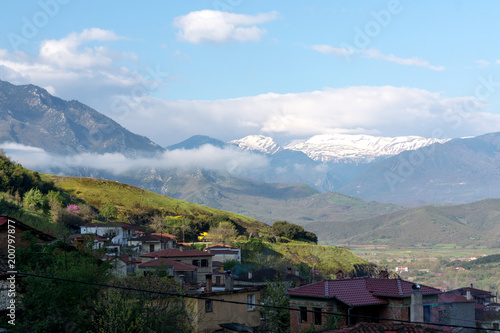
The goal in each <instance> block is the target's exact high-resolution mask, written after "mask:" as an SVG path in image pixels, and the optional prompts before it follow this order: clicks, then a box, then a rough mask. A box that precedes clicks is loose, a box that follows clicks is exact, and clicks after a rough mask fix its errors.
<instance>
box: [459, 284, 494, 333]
mask: <svg viewBox="0 0 500 333" xmlns="http://www.w3.org/2000/svg"><path fill="white" fill-rule="evenodd" d="M449 293H453V294H457V295H461V296H463V297H465V298H466V299H468V300H472V301H474V302H475V304H474V308H475V320H476V326H477V327H481V328H488V329H500V312H498V309H499V308H500V307H499V306H498V303H496V295H495V294H493V293H492V292H491V291H487V290H482V289H477V288H474V285H473V284H471V285H470V287H464V288H459V289H454V290H450V291H449Z"/></svg>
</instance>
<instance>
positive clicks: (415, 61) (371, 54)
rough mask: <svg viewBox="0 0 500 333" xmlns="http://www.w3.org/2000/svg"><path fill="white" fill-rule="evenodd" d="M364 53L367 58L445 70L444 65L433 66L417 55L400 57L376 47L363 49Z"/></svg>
mask: <svg viewBox="0 0 500 333" xmlns="http://www.w3.org/2000/svg"><path fill="white" fill-rule="evenodd" d="M362 54H363V56H364V57H367V58H372V59H378V60H384V61H389V62H394V63H396V64H400V65H405V66H418V67H425V68H428V69H431V70H433V71H443V70H444V66H433V65H431V64H430V63H429V62H428V61H426V60H422V59H420V58H417V57H413V58H398V57H396V56H394V55H392V54H390V55H384V54H382V53H381V52H380V51H379V50H375V49H368V50H363V51H362Z"/></svg>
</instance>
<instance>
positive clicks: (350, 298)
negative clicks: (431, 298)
mask: <svg viewBox="0 0 500 333" xmlns="http://www.w3.org/2000/svg"><path fill="white" fill-rule="evenodd" d="M412 285H413V283H412V282H408V281H403V280H401V279H384V278H370V277H362V278H348V279H337V280H323V281H320V282H316V283H312V284H308V285H305V286H302V287H298V288H294V289H290V290H289V291H288V292H287V294H288V295H290V296H299V297H300V296H303V297H318V298H335V299H338V300H339V301H341V302H343V303H345V304H347V305H350V306H366V305H376V304H387V303H388V301H387V300H384V299H383V298H382V297H409V296H410V295H411V291H412V288H411V287H412ZM420 290H421V291H422V294H423V295H427V294H439V293H440V291H439V290H438V289H435V288H432V287H427V286H422V285H421V288H420Z"/></svg>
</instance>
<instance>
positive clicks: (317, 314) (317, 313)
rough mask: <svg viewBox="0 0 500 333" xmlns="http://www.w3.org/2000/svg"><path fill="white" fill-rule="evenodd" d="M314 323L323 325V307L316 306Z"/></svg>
mask: <svg viewBox="0 0 500 333" xmlns="http://www.w3.org/2000/svg"><path fill="white" fill-rule="evenodd" d="M314 325H321V308H314Z"/></svg>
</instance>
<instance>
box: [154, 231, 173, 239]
mask: <svg viewBox="0 0 500 333" xmlns="http://www.w3.org/2000/svg"><path fill="white" fill-rule="evenodd" d="M153 235H156V236H163V237H168V238H171V239H177V236H176V235H172V234H169V233H168V232H156V233H154V234H153Z"/></svg>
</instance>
